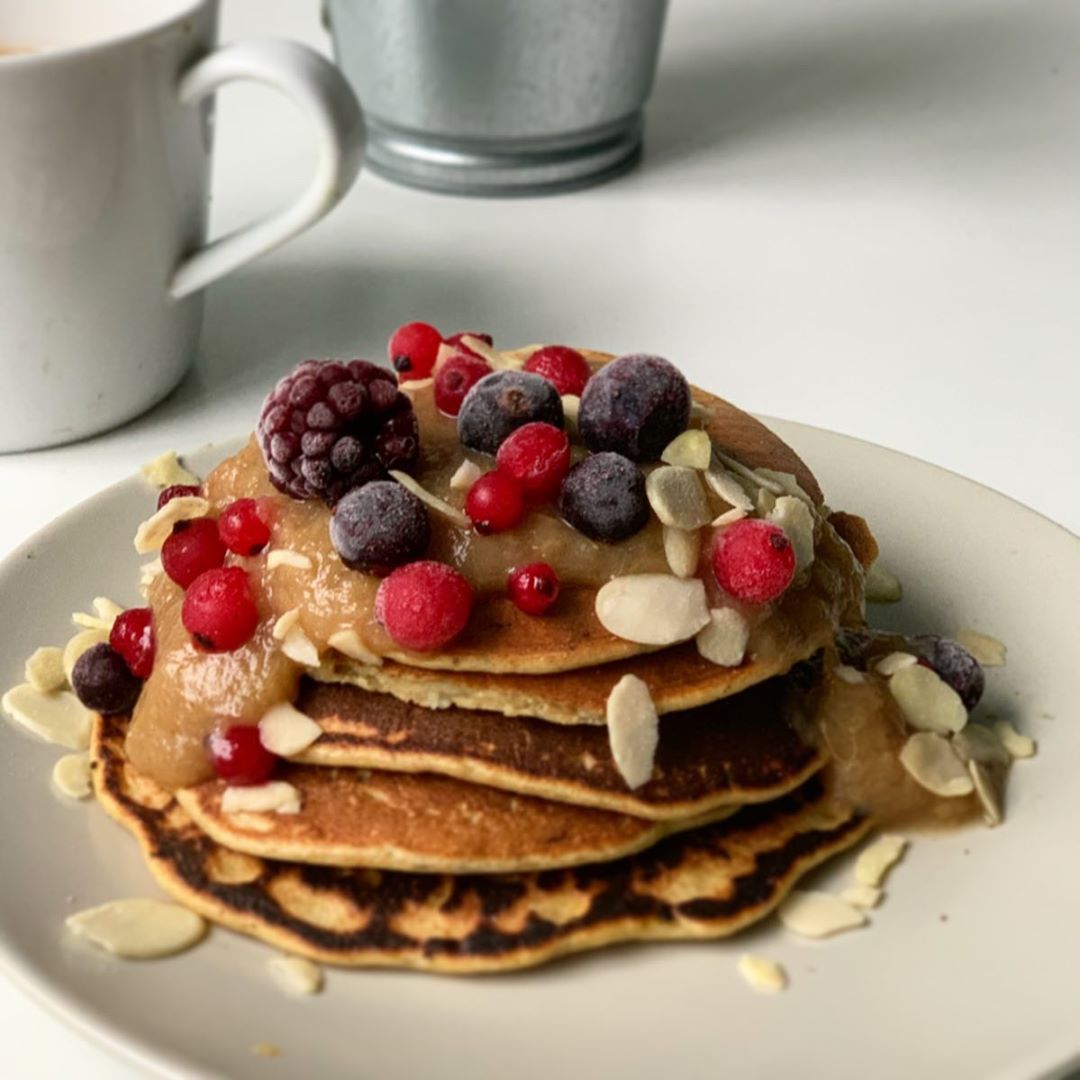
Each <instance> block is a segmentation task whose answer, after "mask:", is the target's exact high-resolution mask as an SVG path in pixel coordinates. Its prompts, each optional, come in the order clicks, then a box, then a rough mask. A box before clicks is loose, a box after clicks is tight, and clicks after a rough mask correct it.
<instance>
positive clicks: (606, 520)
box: [559, 453, 649, 542]
mask: <svg viewBox="0 0 1080 1080" xmlns="http://www.w3.org/2000/svg"><path fill="white" fill-rule="evenodd" d="M559 513H560V514H562V516H563V518H565V520H566V521H567V522H568V523H569V524H571V525H573V527H574V528H575V529H577V530H578V531H579V532H583V533H584V534H585V535H586V536H588V537H590V538H591V539H593V540H606V541H608V542H614V541H616V540H625V539H626V538H627V537H628V536H633V535H634V533H636V532H639V531H640V530H641V529H643V528H645V525H646V523H647V522H648V520H649V500H648V499H647V498H646V496H645V477H644V476H642V474H641V470H640V469H639V468H638V467H637V466H636V465H635V464H634V463H633V462H632V461H631V460H630V459H629V458H625V457H623V456H622V454H613V453H604V454H590V455H589V456H588V457H587V458H585V460H584V461H582V462H580V463H579V464H577V465H575V466H574V467H573V468H572V469H571V470H570V472H569V473H568V475H567V477H566V479H565V480H564V481H563V485H562V492H561V494H560V496H559Z"/></svg>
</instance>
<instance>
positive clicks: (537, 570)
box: [506, 562, 559, 615]
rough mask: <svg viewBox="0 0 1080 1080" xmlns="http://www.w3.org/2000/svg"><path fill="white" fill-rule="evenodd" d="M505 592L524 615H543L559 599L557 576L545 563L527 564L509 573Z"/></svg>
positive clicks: (552, 568) (553, 569)
mask: <svg viewBox="0 0 1080 1080" xmlns="http://www.w3.org/2000/svg"><path fill="white" fill-rule="evenodd" d="M506 591H507V592H508V593H509V594H510V599H511V600H513V601H514V603H515V604H516V605H517V606H518V607H519V608H520V609H521V610H522V611H524V612H525V614H526V615H543V614H544V612H545V611H547V610H548V609H549V608H550V607H551V605H552V604H554V603H555V601H556V600H558V599H559V575H558V574H556V573H555V568H554V567H552V566H549V565H548V564H547V563H546V562H534V563H529V565H528V566H522V567H520V568H519V569H517V570H511V571H510V574H509V577H508V578H507V580H506Z"/></svg>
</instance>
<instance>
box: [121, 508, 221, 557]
mask: <svg viewBox="0 0 1080 1080" xmlns="http://www.w3.org/2000/svg"><path fill="white" fill-rule="evenodd" d="M208 513H210V503H209V502H207V500H206V499H204V498H202V497H201V496H199V495H181V496H179V497H178V498H175V499H170V500H169V501H168V502H167V503H166V504H165V505H164V506H163V507H162V508H161V509H160V510H158V511H157V512H156V513H154V514H153V515H152V516H151V517H149V518H147V519H146V521H144V522H143V523H142V524H141V525H140V526H139V527H138V528H137V529H136V530H135V550H136V551H137V552H138V553H139V554H140V555H149V554H150V552H151V551H160V550H161V545H162V544H164V543H165V541H166V540H168V538H169V536H170V534H171V533H172V531H173V526H174V525H176V524H177V523H178V522H180V521H194V520H195V519H196V518H202V517H206V515H207V514H208Z"/></svg>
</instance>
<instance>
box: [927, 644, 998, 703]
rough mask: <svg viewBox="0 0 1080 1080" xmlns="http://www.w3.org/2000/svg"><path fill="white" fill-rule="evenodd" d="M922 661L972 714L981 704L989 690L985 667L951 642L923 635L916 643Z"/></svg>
mask: <svg viewBox="0 0 1080 1080" xmlns="http://www.w3.org/2000/svg"><path fill="white" fill-rule="evenodd" d="M915 644H916V647H917V649H918V653H919V655H920V657H921V658H922V659H923V660H924V661H925V662H926V664H927V665H928V666H929V667H931V668H933V670H934V671H936V672H937V674H938V675H939V676H940V678H941V679H943V680H944V681H945V682H947V683H948V684H949V686H951V687H952V688H953V689H954V690H955V691H956V692H957V693H958V694H959V695H960V700H961V701H962V702H963V703H964V708H966V709H967V710H968V711H969V712H970V711H971V710H972V709H974V708H975V706H976V705H978V704H979V701H980V700H981V699H982V696H983V691H984V690H985V689H986V675H985V674H984V673H983V669H982V665H981V664H980V663H979V662H978V660H976V659H975V657H974V656H972V655H971V653H969V652H968V651H967V649H965V648H964V647H963V645H961V644H959V643H958V642H956V641H953V640H952V639H951V638H943V637H938V636H937V635H934V634H924V635H922V636H920V637H918V638H916V639H915Z"/></svg>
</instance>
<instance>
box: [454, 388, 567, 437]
mask: <svg viewBox="0 0 1080 1080" xmlns="http://www.w3.org/2000/svg"><path fill="white" fill-rule="evenodd" d="M535 420H542V421H543V422H544V423H547V424H553V425H554V426H555V427H557V428H562V426H563V408H562V399H561V398H560V397H559V392H558V391H557V390H556V389H555V387H554V386H552V385H551V383H549V382H548V381H547V379H545V378H544V377H543V376H542V375H534V374H532V373H531V372H528V371H494V372H492V373H491V374H490V375H485V376H484V377H483V378H482V379H481V380H480V381H479V382H478V383H476V384H475V385H474V386H473V388H472V389H471V390H470V391H469V392H468V393H467V394H466V395H465V400H464V401H463V402H462V403H461V411H460V412H459V413H458V422H457V424H458V438H459V439H460V440H461V441H462V443H463V444H464V445H465V446H467V447H469V449H471V450H479V451H480V453H482V454H494V453H495V452H496V451H497V450H498V449H499V447H500V446H501V445H502V443H503V440H504V439H505V438H506V437H507V435H509V434H510V433H511V432H512V431H516V430H517V429H518V428H519V427H522V426H524V425H525V424H531V423H532V422H533V421H535Z"/></svg>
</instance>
